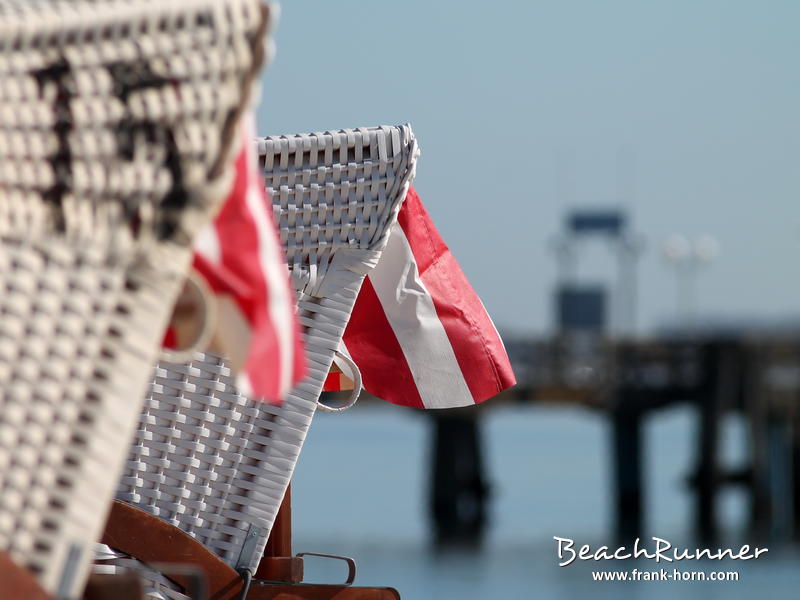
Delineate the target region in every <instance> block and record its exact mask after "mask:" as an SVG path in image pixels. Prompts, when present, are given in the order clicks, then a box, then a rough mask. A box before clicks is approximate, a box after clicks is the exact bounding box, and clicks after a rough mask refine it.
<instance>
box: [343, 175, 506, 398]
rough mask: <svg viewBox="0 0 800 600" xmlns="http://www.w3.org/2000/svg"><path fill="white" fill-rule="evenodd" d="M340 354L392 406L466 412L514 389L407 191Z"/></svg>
mask: <svg viewBox="0 0 800 600" xmlns="http://www.w3.org/2000/svg"><path fill="white" fill-rule="evenodd" d="M341 350H342V351H343V352H345V353H347V354H349V355H350V357H351V358H352V359H353V361H354V362H355V363H356V364H357V365H358V367H359V369H360V371H361V375H362V379H363V383H364V387H365V388H366V390H367V391H368V392H370V393H371V394H374V395H375V396H378V397H379V398H382V399H384V400H387V401H389V402H393V403H395V404H401V405H406V406H413V407H417V408H453V407H457V406H466V405H469V404H475V403H479V402H482V401H484V400H486V399H488V398H491V397H492V396H495V395H496V394H498V393H500V392H501V391H503V390H504V389H507V388H509V387H511V386H513V385H514V384H515V383H516V380H515V378H514V373H513V371H512V369H511V363H510V361H509V359H508V355H507V354H506V351H505V347H504V346H503V342H502V340H501V339H500V336H499V334H498V333H497V330H496V329H495V326H494V324H493V323H492V320H491V319H490V317H489V315H488V313H487V312H486V309H485V308H484V306H483V304H482V303H481V300H480V298H479V297H478V295H477V294H476V293H475V290H474V289H473V288H472V286H471V285H470V284H469V281H467V278H466V276H465V275H464V273H463V271H462V270H461V267H460V266H459V265H458V263H457V262H456V260H455V258H454V257H453V255H452V253H451V252H450V250H449V249H448V247H447V245H446V244H445V243H444V241H443V240H442V238H441V236H440V235H439V233H438V231H437V230H436V227H435V226H434V225H433V222H432V221H431V218H430V215H429V214H428V212H427V211H426V210H425V207H424V206H423V205H422V202H421V201H420V198H419V196H418V195H417V193H416V191H414V189H413V188H411V189H409V192H408V194H407V196H406V199H405V202H404V203H403V206H402V208H401V210H400V214H399V218H398V222H397V223H396V224H395V225H394V228H393V229H392V231H391V233H390V235H389V240H388V243H387V246H386V249H385V250H384V252H383V254H382V256H381V259H380V261H379V262H378V264H377V266H376V267H375V269H373V271H372V272H370V274H369V275H368V276H367V278H366V280H365V281H364V285H363V286H362V288H361V292H360V293H359V296H358V299H357V301H356V305H355V308H354V309H353V314H352V316H351V318H350V322H349V324H348V326H347V329H346V330H345V334H344V339H343V342H342V348H341ZM329 387H330V386H329Z"/></svg>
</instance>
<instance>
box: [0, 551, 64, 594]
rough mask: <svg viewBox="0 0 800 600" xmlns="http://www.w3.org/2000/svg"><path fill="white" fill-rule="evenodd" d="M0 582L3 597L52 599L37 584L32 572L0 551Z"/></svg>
mask: <svg viewBox="0 0 800 600" xmlns="http://www.w3.org/2000/svg"><path fill="white" fill-rule="evenodd" d="M0 582H2V584H1V587H2V597H3V598H25V599H26V600H53V597H52V596H51V595H50V594H48V593H47V592H45V591H44V590H43V589H42V588H41V587H40V586H39V583H38V582H37V581H36V579H34V577H33V574H32V573H31V572H30V571H28V570H27V569H25V568H23V567H20V566H19V565H18V564H17V563H15V562H14V561H13V560H12V559H11V557H10V556H9V555H8V554H6V553H5V552H0Z"/></svg>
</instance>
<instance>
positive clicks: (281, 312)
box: [247, 160, 295, 390]
mask: <svg viewBox="0 0 800 600" xmlns="http://www.w3.org/2000/svg"><path fill="white" fill-rule="evenodd" d="M252 162H253V163H255V160H253V161H252ZM247 208H248V209H249V210H250V214H251V216H252V217H253V222H254V223H255V225H256V230H257V231H258V260H259V263H260V265H261V272H262V273H264V280H265V281H264V283H265V285H266V286H267V304H268V306H267V310H268V311H269V316H270V320H271V322H272V325H273V327H274V328H275V333H276V336H277V338H278V345H279V348H280V357H279V364H280V388H279V389H281V390H288V389H289V387H290V385H291V383H292V381H291V379H292V370H293V367H294V339H295V338H294V332H293V330H292V325H293V323H294V321H293V319H292V312H291V311H292V310H293V306H294V302H293V300H294V299H293V298H291V297H290V296H289V286H288V285H287V284H286V283H284V280H285V279H286V272H285V267H284V265H283V257H282V254H280V252H281V249H280V248H278V243H277V241H278V240H277V235H276V233H275V227H274V226H273V225H272V223H271V221H270V219H269V218H268V213H267V210H266V209H267V206H266V202H265V201H264V197H263V192H262V191H261V190H260V189H258V188H257V187H256V185H255V182H252V181H251V182H249V183H248V186H247Z"/></svg>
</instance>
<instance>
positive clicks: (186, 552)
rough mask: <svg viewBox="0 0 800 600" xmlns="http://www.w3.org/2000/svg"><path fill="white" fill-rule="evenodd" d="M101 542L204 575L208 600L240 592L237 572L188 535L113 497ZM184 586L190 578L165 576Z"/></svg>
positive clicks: (222, 599) (230, 597) (149, 560)
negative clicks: (185, 567)
mask: <svg viewBox="0 0 800 600" xmlns="http://www.w3.org/2000/svg"><path fill="white" fill-rule="evenodd" d="M102 542H103V543H104V544H108V545H109V546H111V547H112V548H115V549H117V550H120V551H122V552H125V553H126V554H130V555H131V556H133V557H135V558H138V559H139V560H141V561H142V562H145V563H179V564H184V565H193V566H196V567H198V568H200V569H201V570H202V571H203V572H204V573H205V575H206V583H207V585H208V591H209V596H208V597H209V600H233V599H235V598H238V597H239V595H240V594H241V591H242V579H241V577H239V574H238V573H237V572H236V571H234V570H233V569H232V568H231V567H229V566H228V565H227V564H226V563H225V562H223V561H222V560H221V559H220V558H219V557H218V556H217V555H216V554H214V553H213V552H211V550H209V549H208V548H206V547H205V546H204V545H203V544H201V543H200V542H198V541H197V540H195V539H194V538H193V537H192V536H190V535H189V534H187V533H185V532H183V531H181V530H180V529H178V528H177V527H175V526H173V525H170V524H169V523H167V522H165V521H162V520H161V519H159V518H158V517H154V516H153V515H151V514H150V513H147V512H145V511H143V510H141V509H139V508H136V507H135V506H131V505H130V504H127V503H125V502H120V501H119V500H114V502H113V503H112V506H111V513H110V514H109V516H108V522H107V523H106V529H105V532H104V533H103V538H102ZM167 576H168V577H169V578H170V579H172V580H173V581H175V583H177V584H178V585H180V586H181V587H183V588H184V589H189V588H190V587H191V584H192V581H191V580H190V578H189V577H187V576H185V575H181V574H178V573H170V574H169V575H167Z"/></svg>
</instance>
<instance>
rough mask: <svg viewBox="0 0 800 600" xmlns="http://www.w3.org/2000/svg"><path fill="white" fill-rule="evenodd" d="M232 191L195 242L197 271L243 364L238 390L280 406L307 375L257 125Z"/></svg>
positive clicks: (227, 347) (220, 330) (247, 135)
mask: <svg viewBox="0 0 800 600" xmlns="http://www.w3.org/2000/svg"><path fill="white" fill-rule="evenodd" d="M243 133H244V135H243V136H242V146H241V149H240V151H239V153H238V155H237V157H236V163H235V166H236V173H235V178H234V182H233V185H232V187H231V191H230V194H229V195H228V198H227V200H226V201H225V203H224V205H223V206H222V208H221V209H220V212H219V214H218V215H217V216H216V218H215V219H214V221H213V222H212V223H211V224H210V225H209V226H208V227H207V228H206V229H205V230H204V231H203V232H202V233H201V234H200V236H199V237H198V240H197V242H196V244H195V258H194V267H195V269H196V270H197V271H199V272H200V274H202V275H203V276H204V277H205V279H206V281H207V282H208V284H209V286H210V287H211V289H212V290H213V292H214V293H215V295H216V298H217V308H218V310H217V314H218V323H217V332H216V336H215V343H216V344H217V345H218V348H219V349H220V350H221V351H222V352H223V354H224V355H225V356H228V357H229V358H230V359H231V362H232V363H233V365H234V366H237V367H238V371H239V372H238V375H237V385H238V388H239V390H240V391H241V392H242V393H244V394H246V395H248V396H249V397H253V398H260V399H263V400H267V401H271V402H280V401H281V399H282V398H283V397H284V396H285V395H286V393H287V392H288V391H289V390H290V389H291V388H292V386H293V385H294V384H295V383H297V382H298V381H299V380H300V379H301V378H302V376H303V375H304V372H305V362H304V355H303V348H302V343H301V337H300V330H299V327H298V323H297V317H296V314H295V306H296V301H295V295H294V292H293V291H292V289H291V287H290V283H289V271H288V269H287V268H286V259H285V257H284V253H283V249H282V248H281V246H280V243H279V241H278V235H277V231H276V229H275V225H274V223H273V219H272V205H271V204H270V202H269V199H268V198H267V195H266V191H265V189H264V181H263V178H262V177H261V172H260V169H259V168H258V163H257V157H256V148H255V145H254V144H253V142H252V138H253V137H254V125H253V122H252V120H249V122H248V123H246V124H245V126H243Z"/></svg>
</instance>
